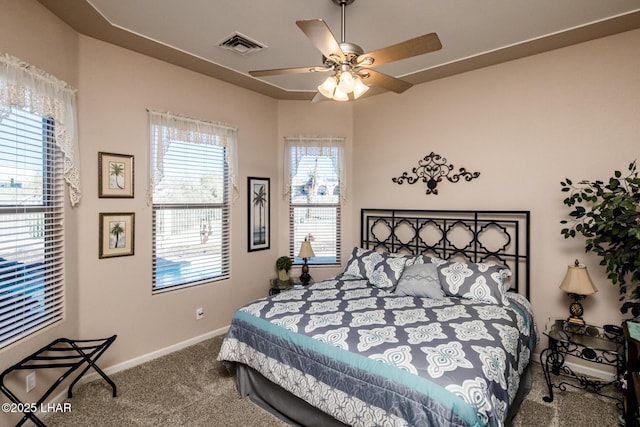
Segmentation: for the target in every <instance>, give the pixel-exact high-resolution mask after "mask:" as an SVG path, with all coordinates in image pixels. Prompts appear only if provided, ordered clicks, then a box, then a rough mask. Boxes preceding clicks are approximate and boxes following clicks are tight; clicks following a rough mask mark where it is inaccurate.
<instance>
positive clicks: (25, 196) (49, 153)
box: [0, 107, 64, 348]
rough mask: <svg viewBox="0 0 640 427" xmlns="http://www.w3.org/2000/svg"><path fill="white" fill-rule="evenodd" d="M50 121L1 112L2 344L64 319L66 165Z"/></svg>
mask: <svg viewBox="0 0 640 427" xmlns="http://www.w3.org/2000/svg"><path fill="white" fill-rule="evenodd" d="M54 135H55V132H54V122H53V120H51V119H48V118H43V117H42V116H40V115H38V114H32V113H29V112H27V111H25V110H22V109H20V108H17V107H11V108H10V109H9V113H8V114H7V115H4V116H2V117H0V348H1V347H4V346H7V345H9V344H11V343H12V342H15V341H17V340H18V339H20V338H22V337H24V336H26V335H28V334H31V333H33V332H35V331H36V330H38V329H41V328H43V327H45V326H47V325H49V324H52V323H54V322H56V321H58V320H61V319H62V318H63V314H64V229H63V223H64V177H63V176H64V164H63V155H62V153H61V150H60V149H59V147H58V146H57V145H56V143H55V140H54Z"/></svg>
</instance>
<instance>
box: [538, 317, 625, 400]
mask: <svg viewBox="0 0 640 427" xmlns="http://www.w3.org/2000/svg"><path fill="white" fill-rule="evenodd" d="M544 335H546V336H547V337H548V338H549V347H547V348H546V349H544V350H543V351H542V352H541V353H540V364H541V365H542V370H543V372H544V378H545V380H546V382H547V387H548V388H549V395H548V396H546V397H544V398H543V400H544V401H545V402H552V401H553V389H554V388H556V389H558V390H561V391H565V390H566V389H567V386H571V387H574V388H578V389H590V390H591V391H593V392H594V393H596V394H598V395H600V396H604V397H608V398H611V399H614V400H616V405H617V406H618V408H619V409H621V410H622V409H624V405H623V400H622V395H621V394H617V393H612V392H610V393H607V391H608V390H609V387H615V389H617V390H618V391H619V392H621V391H622V387H623V383H624V369H625V348H624V347H625V346H624V338H623V337H622V335H620V334H613V333H610V332H608V331H605V330H604V328H602V327H600V326H595V325H589V324H586V325H580V326H576V325H572V324H569V322H567V320H566V319H550V320H549V322H548V323H547V325H546V328H545V331H544ZM567 357H575V358H577V359H580V360H582V361H586V362H589V363H590V364H594V365H600V366H601V367H606V366H609V367H611V368H612V371H613V377H612V379H611V380H605V379H596V378H590V377H587V376H585V375H580V374H578V373H576V372H574V371H573V370H572V369H571V368H570V367H569V366H567V364H566V363H565V361H566V358H567ZM595 367H596V368H597V366H595ZM552 375H553V376H554V377H558V383H557V384H555V383H554V382H553V378H552Z"/></svg>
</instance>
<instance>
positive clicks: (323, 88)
mask: <svg viewBox="0 0 640 427" xmlns="http://www.w3.org/2000/svg"><path fill="white" fill-rule="evenodd" d="M337 86H338V83H337V82H336V78H335V76H329V77H327V79H326V80H325V81H324V83H322V84H321V85H320V86H318V92H320V93H321V94H322V95H324V96H326V97H327V98H329V99H331V98H333V93H334V92H335V90H336V87H337Z"/></svg>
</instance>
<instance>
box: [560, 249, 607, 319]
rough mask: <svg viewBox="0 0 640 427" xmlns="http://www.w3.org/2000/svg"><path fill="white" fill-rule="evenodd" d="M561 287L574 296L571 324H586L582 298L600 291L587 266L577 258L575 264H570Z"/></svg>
mask: <svg viewBox="0 0 640 427" xmlns="http://www.w3.org/2000/svg"><path fill="white" fill-rule="evenodd" d="M560 289H562V290H563V291H564V292H566V293H568V294H569V296H570V297H573V302H572V303H571V305H570V306H569V319H567V321H568V322H569V324H571V325H579V326H582V325H584V320H583V319H582V313H583V312H584V310H583V308H582V304H580V299H581V298H584V297H585V296H587V295H591V294H594V293H596V292H598V288H596V285H594V284H593V282H592V281H591V277H589V272H588V271H587V267H586V266H584V265H580V262H579V261H578V260H576V261H575V263H574V265H570V266H569V267H568V268H567V274H566V275H565V276H564V280H563V281H562V283H561V284H560Z"/></svg>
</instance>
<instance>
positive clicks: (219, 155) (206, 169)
mask: <svg viewBox="0 0 640 427" xmlns="http://www.w3.org/2000/svg"><path fill="white" fill-rule="evenodd" d="M163 167H164V174H163V177H162V181H160V183H159V184H158V186H157V187H156V188H155V190H154V193H153V203H154V204H165V203H166V204H176V203H222V202H223V200H224V173H225V169H224V148H222V147H216V146H212V145H204V144H190V143H188V142H173V143H171V145H170V147H169V149H168V150H167V152H166V153H165V155H164V162H163Z"/></svg>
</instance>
